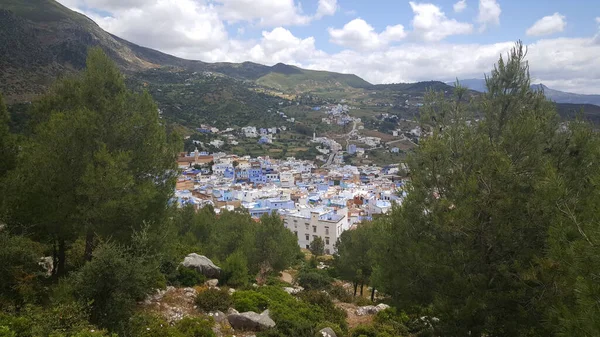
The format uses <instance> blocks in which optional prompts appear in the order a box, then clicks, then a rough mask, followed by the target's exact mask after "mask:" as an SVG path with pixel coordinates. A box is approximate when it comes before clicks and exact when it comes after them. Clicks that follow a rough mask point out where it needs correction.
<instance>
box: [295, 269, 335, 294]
mask: <svg viewBox="0 0 600 337" xmlns="http://www.w3.org/2000/svg"><path fill="white" fill-rule="evenodd" d="M331 282H333V279H332V278H331V277H329V275H327V273H326V272H323V271H320V270H311V271H300V273H298V284H299V285H300V286H301V287H303V288H304V289H308V290H311V289H312V290H323V289H328V288H329V287H330V286H331Z"/></svg>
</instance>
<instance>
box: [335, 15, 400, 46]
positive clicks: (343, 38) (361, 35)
mask: <svg viewBox="0 0 600 337" xmlns="http://www.w3.org/2000/svg"><path fill="white" fill-rule="evenodd" d="M328 32H329V37H330V39H329V41H331V42H332V43H335V44H338V45H341V46H345V47H349V48H353V49H358V50H374V49H379V48H382V47H384V46H386V45H387V44H389V43H390V42H394V41H400V40H402V39H403V38H404V37H405V36H406V33H405V32H404V26H402V25H395V26H387V27H386V29H385V30H384V31H383V32H382V33H380V34H378V33H377V32H376V31H375V29H374V28H373V26H371V25H370V24H368V23H367V22H366V21H365V20H363V19H360V18H358V19H354V20H352V21H350V22H348V23H347V24H345V25H344V27H343V28H342V29H335V28H331V27H330V28H329V29H328Z"/></svg>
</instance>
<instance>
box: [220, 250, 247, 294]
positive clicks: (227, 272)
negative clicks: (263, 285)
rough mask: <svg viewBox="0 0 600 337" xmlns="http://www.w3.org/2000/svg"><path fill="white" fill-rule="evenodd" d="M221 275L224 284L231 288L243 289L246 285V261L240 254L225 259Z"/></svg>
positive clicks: (236, 253)
mask: <svg viewBox="0 0 600 337" xmlns="http://www.w3.org/2000/svg"><path fill="white" fill-rule="evenodd" d="M222 273H223V275H224V280H225V283H226V284H227V285H229V286H231V287H243V286H246V285H247V284H248V259H247V258H246V257H245V256H244V255H243V254H242V252H239V251H238V252H235V253H233V254H231V255H229V256H228V257H227V259H226V260H225V263H224V264H223V268H222Z"/></svg>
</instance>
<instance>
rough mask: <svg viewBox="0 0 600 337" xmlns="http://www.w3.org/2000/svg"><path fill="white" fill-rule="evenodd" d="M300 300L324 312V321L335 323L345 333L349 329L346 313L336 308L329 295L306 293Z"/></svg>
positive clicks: (301, 295)
mask: <svg viewBox="0 0 600 337" xmlns="http://www.w3.org/2000/svg"><path fill="white" fill-rule="evenodd" d="M299 298H300V299H302V300H303V301H305V302H306V303H310V304H312V305H314V306H317V307H319V308H320V309H321V311H322V312H323V319H324V320H326V321H328V322H333V323H335V324H336V325H337V326H339V327H340V328H341V329H342V330H344V331H345V330H347V329H348V323H347V322H346V317H347V313H346V311H345V310H344V309H341V308H338V307H336V306H335V304H334V303H333V301H332V300H331V297H330V296H329V295H328V294H327V293H324V292H322V291H315V290H311V291H305V292H303V293H301V294H300V296H299Z"/></svg>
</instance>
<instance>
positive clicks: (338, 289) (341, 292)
mask: <svg viewBox="0 0 600 337" xmlns="http://www.w3.org/2000/svg"><path fill="white" fill-rule="evenodd" d="M329 294H330V295H331V296H332V297H333V298H337V299H338V300H339V301H340V302H345V303H351V302H352V300H353V299H354V297H353V296H352V294H350V293H349V292H348V290H346V288H344V287H342V286H341V285H334V286H332V287H331V288H330V289H329Z"/></svg>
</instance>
